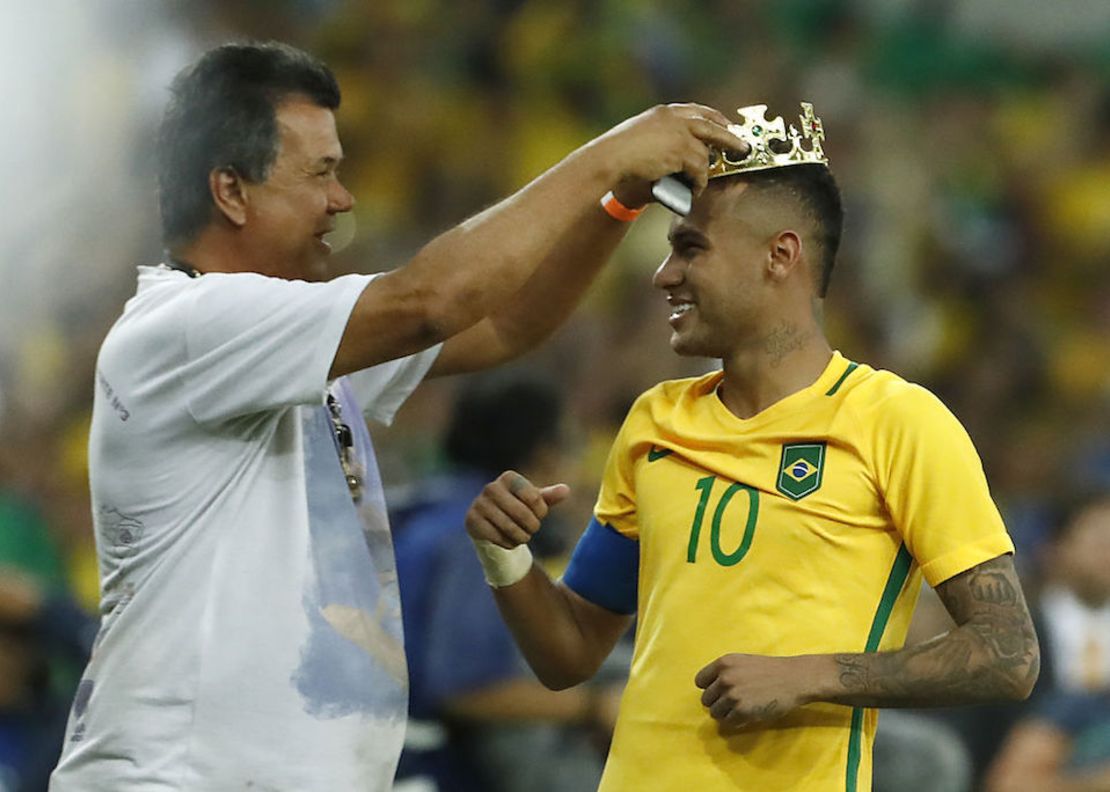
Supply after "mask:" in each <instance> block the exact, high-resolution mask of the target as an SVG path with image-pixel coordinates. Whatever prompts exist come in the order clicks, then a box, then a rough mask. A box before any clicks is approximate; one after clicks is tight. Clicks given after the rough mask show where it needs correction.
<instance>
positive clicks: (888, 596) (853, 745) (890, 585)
mask: <svg viewBox="0 0 1110 792" xmlns="http://www.w3.org/2000/svg"><path fill="white" fill-rule="evenodd" d="M854 367H855V364H854V363H853V364H852V368H854ZM852 368H849V369H848V371H846V372H844V377H847V376H848V374H849V373H850V372H851V370H852ZM844 377H841V378H840V380H841V382H843V381H844ZM838 387H840V383H839V382H838V383H837V384H836V385H835V386H834V387H833V391H835V390H836V388H838ZM831 392H832V391H830V393H831ZM912 564H913V556H912V555H910V551H909V550H907V549H906V545H905V544H902V546H901V547H899V548H898V555H896V556H895V557H894V564H893V565H892V566H891V568H890V576H889V577H887V579H886V587H885V588H883V596H882V597H881V598H880V599H879V607H878V609H877V610H876V611H875V618H874V619H872V621H871V632H869V633H868V634H867V646H866V647H864V650H863V651H864V652H875V651H877V650H878V648H879V641H881V640H882V637H883V632H884V631H885V630H886V625H887V622H889V621H890V614H891V612H892V611H893V610H894V603H895V602H896V601H897V600H898V595H899V594H901V593H902V586H904V585H905V584H906V578H907V577H909V574H910V566H911V565H912ZM862 741H863V707H855V708H854V709H853V710H852V725H851V727H850V734H849V737H848V769H847V775H846V777H845V781H844V788H845V790H847V792H856V783H857V781H858V776H859V758H860V757H859V754H860V743H861V742H862Z"/></svg>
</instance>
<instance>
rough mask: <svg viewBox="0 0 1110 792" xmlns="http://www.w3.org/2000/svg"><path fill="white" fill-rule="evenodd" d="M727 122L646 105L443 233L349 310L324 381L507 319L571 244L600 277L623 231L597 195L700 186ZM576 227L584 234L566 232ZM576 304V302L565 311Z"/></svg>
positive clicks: (705, 111)
mask: <svg viewBox="0 0 1110 792" xmlns="http://www.w3.org/2000/svg"><path fill="white" fill-rule="evenodd" d="M727 123H728V121H727V119H726V118H725V117H724V116H723V115H722V114H721V113H719V112H718V111H716V110H713V109H712V108H709V107H704V106H702V105H692V104H691V105H666V106H660V107H655V108H652V109H651V110H648V111H646V112H644V113H641V114H640V115H638V116H636V117H634V118H631V119H629V120H628V121H625V122H624V123H623V124H620V125H619V126H617V127H615V128H613V129H612V130H610V131H609V132H607V133H605V134H604V135H602V136H601V137H599V138H596V139H595V140H593V141H591V142H590V143H588V144H586V145H585V146H583V147H582V148H580V149H578V150H577V151H575V152H573V153H572V154H571V155H569V156H568V157H567V158H566V159H564V160H563V161H562V162H560V163H559V164H558V165H556V166H555V167H553V168H551V169H550V170H548V171H547V172H546V173H544V174H543V175H541V176H540V177H539V178H537V179H535V180H534V181H532V182H531V183H530V184H528V185H527V186H526V187H524V188H523V189H521V190H520V191H519V192H517V193H515V194H514V195H511V196H509V197H508V198H506V199H505V200H503V201H501V202H500V203H498V204H496V205H494V206H492V207H490V208H489V209H487V210H485V211H484V212H482V213H480V214H478V215H477V216H475V217H473V218H471V219H470V220H467V221H466V222H464V223H462V224H460V225H458V226H456V227H455V228H453V229H451V230H450V231H447V232H446V233H444V234H441V235H440V236H439V237H437V238H436V239H434V240H432V241H431V242H430V243H428V244H427V245H426V246H425V247H424V248H423V249H422V250H421V251H420V252H419V253H417V255H416V256H415V257H414V258H413V259H412V261H410V262H409V263H408V264H406V265H405V266H402V267H399V268H398V269H396V270H393V271H392V272H389V273H386V274H385V275H382V276H381V277H379V278H376V279H375V280H374V281H373V282H372V283H370V284H369V285H368V286H367V287H366V289H365V291H364V292H363V293H362V295H361V296H360V298H359V300H358V301H357V303H356V304H355V307H354V310H353V311H352V312H351V316H350V319H349V320H348V323H347V328H346V330H345V332H344V334H343V338H342V340H341V342H340V345H339V349H338V351H337V352H336V355H335V359H334V361H333V363H332V368H331V373H330V376H332V377H336V376H340V375H342V374H347V373H350V372H352V371H357V370H358V369H362V368H367V367H369V366H372V365H375V364H377V363H381V362H384V361H386V360H391V359H393V358H397V357H401V356H403V355H406V354H410V353H413V352H416V351H418V350H420V349H425V348H427V347H429V346H431V345H433V344H435V343H438V342H440V341H444V340H446V339H448V338H450V337H452V336H454V335H456V334H457V333H460V332H462V331H463V330H465V329H466V328H468V327H471V326H472V325H474V324H475V323H477V322H478V321H479V320H481V319H482V318H484V317H486V316H489V315H491V314H493V313H496V312H499V311H503V309H504V308H505V306H506V305H507V303H508V302H509V301H510V300H511V299H513V296H514V295H516V294H517V293H518V292H519V291H520V290H521V288H522V287H523V286H524V285H525V283H527V282H528V280H529V278H530V277H531V276H532V274H533V273H534V272H535V270H536V268H537V266H539V265H540V264H541V263H543V262H546V263H547V269H548V273H547V275H546V276H544V277H542V278H541V280H540V282H539V283H538V284H536V285H537V286H541V285H543V284H544V283H550V282H551V281H552V276H553V275H555V274H558V272H557V271H558V268H559V267H560V266H564V265H566V264H567V262H568V256H569V255H573V254H575V253H578V254H581V253H582V251H581V250H580V249H577V250H576V246H578V247H581V242H582V241H583V240H585V242H586V243H587V246H596V247H597V251H595V252H594V253H593V254H592V257H591V256H589V255H588V256H587V261H586V263H585V264H584V265H583V266H584V270H583V272H584V273H585V277H587V278H588V277H589V272H590V270H591V267H592V268H593V270H595V271H596V268H597V266H598V265H599V264H600V259H601V255H607V252H606V251H611V250H612V248H613V246H615V245H616V243H617V242H618V241H619V239H620V237H621V235H622V234H623V232H624V229H623V228H622V227H621V226H622V225H624V224H621V223H619V222H617V221H615V220H613V219H612V218H610V217H609V216H608V215H606V214H605V213H604V212H602V211H601V210H600V209H599V208H598V206H597V202H598V199H599V198H600V197H601V195H602V194H603V193H605V192H606V191H607V190H610V189H613V190H619V191H620V196H621V197H622V201H624V202H626V205H627V202H631V203H633V204H635V203H636V202H637V201H639V202H640V203H643V202H646V200H647V197H646V196H647V195H648V194H649V190H650V185H651V183H652V182H653V181H656V180H657V179H659V178H660V177H662V176H664V175H667V174H668V173H673V172H683V173H685V174H687V175H688V176H689V177H690V178H691V180H692V181H693V182H694V185H695V187H694V189H695V190H698V189H700V188H701V187H704V185H705V183H706V180H707V178H708V162H709V147H710V146H712V147H715V148H718V149H737V148H740V149H742V148H743V147H744V146H745V144H744V143H743V142H742V141H740V139H739V138H737V137H735V136H734V135H733V134H732V133H730V132H728V131H727V130H726V129H725V125H726V124H727ZM576 231H577V232H578V234H579V235H580V236H577V237H576V236H574V233H575V232H576ZM598 254H601V255H598ZM595 259H596V260H595ZM570 269H574V268H573V267H570ZM579 293H580V292H579ZM524 294H525V295H526V296H527V295H528V294H539V292H538V291H537V289H530V290H528V291H526V292H524ZM575 299H576V298H575V297H574V295H573V294H572V295H571V300H570V304H571V305H573V302H574V300H575ZM565 310H569V307H568V308H566V309H565ZM556 313H557V312H556ZM512 324H518V323H517V322H510V325H512ZM510 329H512V327H510ZM528 332H529V333H530V334H532V335H535V332H534V331H532V330H528ZM543 332H544V328H542V327H541V328H539V334H540V335H542V333H543ZM452 357H456V355H455V353H452ZM476 363H478V364H481V363H482V361H481V360H478V361H476ZM445 365H448V364H445ZM449 365H453V366H454V368H455V369H456V370H465V369H466V368H468V367H476V366H474V365H473V364H471V363H468V362H467V361H466V360H465V357H464V359H462V360H456V362H455V363H453V364H449ZM443 368H445V366H441V369H443Z"/></svg>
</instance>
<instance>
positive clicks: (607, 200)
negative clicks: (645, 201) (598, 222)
mask: <svg viewBox="0 0 1110 792" xmlns="http://www.w3.org/2000/svg"><path fill="white" fill-rule="evenodd" d="M601 208H602V209H604V210H605V214H607V215H609V216H610V217H611V218H613V219H614V220H620V221H621V222H622V223H631V222H632V221H633V220H635V219H636V218H637V217H639V216H640V215H641V214H643V212H644V207H642V206H641V207H640V208H639V209H629V208H628V207H627V206H625V205H624V204H622V203H621V202H620V201H618V200H617V196H615V195H613V191H612V190H610V191H609V192H607V193H605V195H604V197H602V199H601Z"/></svg>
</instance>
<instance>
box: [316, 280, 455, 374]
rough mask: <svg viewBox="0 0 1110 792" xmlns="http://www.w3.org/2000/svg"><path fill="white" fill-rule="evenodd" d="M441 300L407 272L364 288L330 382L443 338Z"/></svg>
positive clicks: (345, 330)
mask: <svg viewBox="0 0 1110 792" xmlns="http://www.w3.org/2000/svg"><path fill="white" fill-rule="evenodd" d="M438 300H439V297H438V296H437V295H436V294H435V293H434V292H432V291H429V290H427V289H424V288H422V287H421V286H420V283H419V281H417V280H416V279H414V278H413V277H411V276H410V275H409V273H406V272H405V271H404V268H402V269H399V270H394V271H393V272H387V273H385V274H384V275H380V276H378V277H376V278H374V280H372V281H371V282H370V283H369V284H367V286H366V288H365V289H363V290H362V293H361V294H360V295H359V297H358V300H356V301H355V304H354V307H353V308H352V310H351V312H350V315H349V316H348V318H347V325H346V327H345V328H344V330H343V335H342V338H341V339H340V341H339V347H338V349H336V352H335V358H334V359H333V360H332V364H331V370H330V372H329V373H328V377H329V379H335V378H336V377H341V376H343V375H345V374H350V373H352V372H355V371H359V370H361V369H365V368H369V367H371V366H375V365H377V364H379V363H384V362H386V361H387V360H394V359H395V358H399V357H404V356H406V355H411V354H413V353H415V352H419V351H421V350H423V349H427V348H428V347H431V346H434V345H435V344H437V343H439V342H440V341H442V340H443V337H444V335H445V333H444V332H443V329H442V328H441V327H439V326H438V324H437V321H436V319H435V317H436V316H437V312H436V308H435V306H436V304H437V301H438Z"/></svg>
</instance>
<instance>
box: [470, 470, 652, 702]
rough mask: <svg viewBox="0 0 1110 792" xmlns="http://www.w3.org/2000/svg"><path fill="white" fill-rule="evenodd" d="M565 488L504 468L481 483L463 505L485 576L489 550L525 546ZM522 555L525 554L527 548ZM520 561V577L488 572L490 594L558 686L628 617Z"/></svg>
mask: <svg viewBox="0 0 1110 792" xmlns="http://www.w3.org/2000/svg"><path fill="white" fill-rule="evenodd" d="M568 494H569V490H568V488H567V487H566V485H563V484H556V485H554V486H550V487H544V488H542V489H541V488H538V487H536V486H535V485H534V484H532V483H531V482H529V481H528V480H527V479H526V478H524V476H522V475H520V474H519V473H516V472H514V471H511V470H510V471H506V472H505V473H502V474H501V475H500V476H499V477H498V478H497V479H496V480H495V481H493V482H490V483H489V484H487V485H486V486H485V488H484V489H483V490H482V494H481V495H479V496H478V498H476V499H475V501H474V503H473V504H472V505H471V507H470V511H469V512H468V513H467V516H466V530H467V532H468V533H469V534H470V536H471V538H472V539H473V540H474V541H475V544H477V545H478V546H479V557H480V558H482V561H483V566H486V568H487V579H489V578H490V572H489V565H490V564H491V560H490V554H491V552H492V555H493V556H494V558H496V557H497V556H498V555H500V554H499V553H497V551H498V550H503V549H509V548H514V549H513V550H510V552H513V553H520V552H521V551H522V550H526V547H525V545H526V544H527V542H528V540H529V539H531V538H532V536H533V535H534V534H535V533H536V531H538V530H539V529H540V525H541V524H542V521H543V518H544V517H546V516H547V512H548V509H549V507H550V506H553V505H555V504H556V503H559V502H560V501H562V500H563V499H564V498H565V497H566V496H567V495H568ZM483 542H484V543H486V545H483V544H482V543H483ZM491 544H492V545H495V547H493V548H492V550H491V548H490V547H489V545H491ZM517 557H518V558H519V557H520V556H517ZM524 557H525V558H528V559H530V555H527V554H525V556H524ZM513 560H515V559H513ZM513 560H510V561H509V562H508V563H509V564H511V563H512V561H513ZM492 563H496V562H492ZM527 567H528V568H527V572H526V573H524V575H523V577H521V578H519V579H517V580H515V582H512V583H508V584H507V585H501V586H499V585H496V583H497V575H496V574H495V575H494V576H493V580H494V588H493V594H494V597H495V599H496V600H497V606H498V608H499V609H500V610H501V615H502V617H503V618H504V619H505V623H506V624H507V625H508V627H509V630H510V631H511V632H512V634H513V638H514V639H515V640H516V643H517V645H518V646H519V647H520V650H521V652H522V653H523V655H524V657H525V659H526V660H527V661H528V665H530V666H531V667H532V670H533V671H534V672H535V673H536V676H537V677H539V680H540V681H541V682H543V684H544V685H546V686H547V687H549V688H552V689H553V690H562V689H564V688H568V687H571V686H573V685H577V684H579V683H581V682H584V681H586V680H587V679H589V678H590V677H592V676H593V675H594V674H595V673H596V672H597V669H598V667H600V665H601V663H602V661H603V660H604V659H605V658H606V657H607V656H608V655H609V653H610V652H611V651H613V647H614V646H615V645H616V643H617V640H618V639H619V638H620V637H621V635H622V634H624V632H625V631H626V630H627V629H628V626H629V624H630V623H631V617H629V616H624V615H621V614H618V613H613V612H612V611H609V610H606V609H605V608H602V607H600V606H599V605H595V604H594V603H592V602H590V601H588V600H586V599H584V598H583V597H581V596H579V595H578V594H576V593H575V592H574V591H572V590H571V589H570V588H568V587H567V586H566V585H564V584H563V583H562V582H559V583H555V582H552V580H551V578H549V577H548V576H547V573H546V572H544V571H543V569H541V568H540V567H539V566H538V565H536V564H531V563H530V560H529V562H528V564H527ZM512 577H516V575H515V574H514V575H512ZM512 577H510V578H507V579H506V582H507V580H511V579H512Z"/></svg>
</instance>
